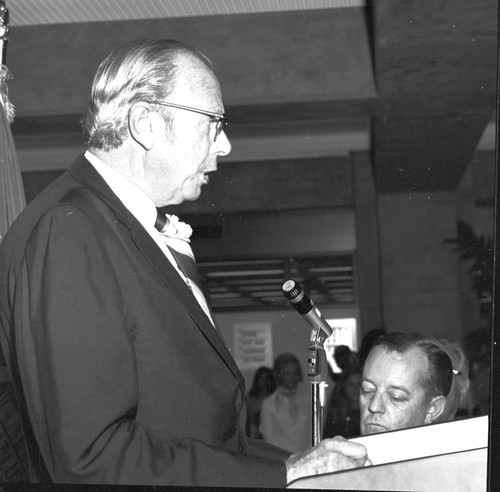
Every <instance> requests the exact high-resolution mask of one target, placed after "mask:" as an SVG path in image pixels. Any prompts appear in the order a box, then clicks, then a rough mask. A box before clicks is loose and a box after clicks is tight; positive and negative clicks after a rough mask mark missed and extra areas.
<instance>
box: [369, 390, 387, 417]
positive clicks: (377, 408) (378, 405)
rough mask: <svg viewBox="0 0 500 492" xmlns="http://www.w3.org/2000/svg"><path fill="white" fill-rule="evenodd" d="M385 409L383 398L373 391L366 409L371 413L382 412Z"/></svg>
mask: <svg viewBox="0 0 500 492" xmlns="http://www.w3.org/2000/svg"><path fill="white" fill-rule="evenodd" d="M384 409H385V403H384V398H383V396H382V395H381V394H379V393H375V394H374V395H373V397H372V399H371V400H370V404H369V405H368V410H370V412H372V413H383V412H384Z"/></svg>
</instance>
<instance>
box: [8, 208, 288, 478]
mask: <svg viewBox="0 0 500 492" xmlns="http://www.w3.org/2000/svg"><path fill="white" fill-rule="evenodd" d="M92 230H93V226H92V224H90V221H89V219H88V218H87V217H86V216H85V215H84V214H81V213H78V210H76V209H75V208H74V207H71V206H68V205H60V206H57V207H56V209H55V210H53V211H51V213H50V214H47V215H46V216H44V217H42V220H40V222H39V224H38V226H37V227H36V228H35V230H34V231H33V233H32V236H31V238H30V241H29V243H28V246H27V248H26V251H25V253H24V257H23V265H22V268H21V270H20V275H19V278H17V279H16V287H15V307H14V309H15V312H16V315H15V316H16V320H17V323H18V326H17V327H16V333H17V340H16V346H17V347H16V348H17V358H18V361H19V368H20V372H21V377H22V381H23V386H24V392H25V397H26V404H27V408H28V411H29V414H30V420H31V422H32V424H33V430H34V433H35V436H36V438H37V441H38V443H39V445H40V449H41V452H42V455H43V456H44V459H45V461H46V466H47V468H48V470H49V471H50V473H51V475H52V477H53V478H54V480H55V481H56V482H72V483H78V482H86V483H115V484H117V483H123V484H159V485H168V484H175V485H203V486H233V487H239V486H247V487H262V486H266V487H283V486H284V485H285V482H286V469H285V465H284V463H283V461H281V460H282V459H284V458H286V454H284V453H282V452H278V451H275V450H274V451H273V450H272V449H271V448H266V447H265V446H264V447H260V445H256V446H253V445H251V446H250V450H249V453H248V454H243V453H241V452H235V451H229V450H226V449H222V448H219V447H216V446H209V445H207V444H205V443H203V442H200V441H197V440H195V439H182V438H181V439H171V438H170V437H169V436H165V435H162V433H161V432H155V431H154V430H151V429H146V428H145V427H144V426H143V425H141V423H140V422H138V421H137V420H136V419H135V416H136V414H137V412H138V411H139V410H140V409H139V408H138V406H139V405H140V401H141V398H140V395H139V394H138V392H139V387H140V385H138V384H137V378H138V368H137V365H138V364H139V363H140V361H138V360H137V359H136V354H135V353H134V349H133V346H134V345H133V341H134V331H133V325H132V326H131V324H130V323H129V320H127V315H128V311H129V310H128V306H127V305H125V303H124V299H123V297H122V286H120V285H118V282H117V281H116V280H115V272H114V271H113V269H112V267H111V264H112V263H113V261H112V258H111V257H110V256H109V255H110V252H109V248H107V245H106V241H107V238H106V237H105V236H104V237H101V238H96V237H95V234H93V233H92ZM94 260H97V261H94ZM125 327H127V328H125ZM179 384H182V383H181V382H179ZM172 398H175V395H172ZM173 418H175V416H174V417H173Z"/></svg>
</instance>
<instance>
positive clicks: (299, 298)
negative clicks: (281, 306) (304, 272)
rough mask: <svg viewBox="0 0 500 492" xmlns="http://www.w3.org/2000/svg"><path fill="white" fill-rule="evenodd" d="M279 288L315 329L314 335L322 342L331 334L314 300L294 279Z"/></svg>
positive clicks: (330, 329)
mask: <svg viewBox="0 0 500 492" xmlns="http://www.w3.org/2000/svg"><path fill="white" fill-rule="evenodd" d="M281 290H282V291H283V294H284V296H285V297H286V298H287V299H288V300H289V301H290V303H291V304H292V306H293V307H294V308H295V309H296V311H297V312H298V313H299V314H301V315H302V317H303V318H304V319H305V320H306V321H307V322H308V323H309V325H311V326H312V328H313V329H314V330H316V336H317V337H319V338H320V342H321V343H323V342H324V341H325V340H326V339H327V338H328V337H329V336H330V335H331V334H332V331H333V330H332V328H331V326H330V325H329V324H328V322H327V321H326V319H325V318H323V316H322V314H321V312H320V310H319V309H318V308H317V307H316V305H315V304H314V302H313V301H312V300H311V299H310V298H309V296H308V295H307V294H306V293H305V292H304V290H303V289H302V287H301V286H300V285H299V284H298V283H297V282H295V280H292V279H290V280H287V281H286V282H285V283H284V284H283V286H282V288H281Z"/></svg>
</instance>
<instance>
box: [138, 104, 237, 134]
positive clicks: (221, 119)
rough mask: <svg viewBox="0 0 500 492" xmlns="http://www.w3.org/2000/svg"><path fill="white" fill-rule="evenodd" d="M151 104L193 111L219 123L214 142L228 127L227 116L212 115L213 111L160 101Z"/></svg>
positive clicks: (216, 127)
mask: <svg viewBox="0 0 500 492" xmlns="http://www.w3.org/2000/svg"><path fill="white" fill-rule="evenodd" d="M148 102H149V103H150V104H159V105H160V106H168V107H171V108H177V109H184V110H185V111H192V112H193V113H199V114H204V115H205V116H208V117H209V118H210V119H212V120H213V121H215V122H217V125H216V126H215V137H214V142H215V141H216V140H217V137H218V136H219V135H220V134H221V132H222V130H224V128H225V127H226V126H227V124H228V120H227V117H226V115H225V114H220V113H212V111H205V110H204V109H197V108H191V107H190V106H182V105H181V104H174V103H169V102H160V101H148Z"/></svg>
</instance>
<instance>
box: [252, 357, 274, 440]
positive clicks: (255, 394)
mask: <svg viewBox="0 0 500 492" xmlns="http://www.w3.org/2000/svg"><path fill="white" fill-rule="evenodd" d="M275 389H276V382H275V378H274V371H273V370H272V369H271V368H270V367H265V366H262V367H259V368H258V369H257V371H255V375H254V378H253V383H252V387H251V388H250V391H248V393H247V427H246V433H247V436H248V437H252V438H254V439H262V435H261V433H260V430H259V425H260V409H261V407H262V400H264V398H266V397H267V396H269V395H270V394H271V393H272V392H273V391H274V390H275Z"/></svg>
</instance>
